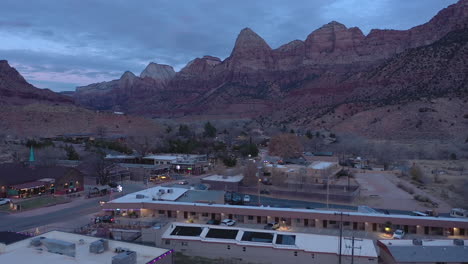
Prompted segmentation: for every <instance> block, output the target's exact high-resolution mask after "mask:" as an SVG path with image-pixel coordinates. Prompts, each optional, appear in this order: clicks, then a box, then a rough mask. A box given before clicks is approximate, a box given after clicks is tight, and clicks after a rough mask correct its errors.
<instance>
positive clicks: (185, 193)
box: [103, 186, 468, 237]
mask: <svg viewBox="0 0 468 264" xmlns="http://www.w3.org/2000/svg"><path fill="white" fill-rule="evenodd" d="M223 195H224V192H223V191H212V190H204V191H201V190H188V189H184V188H169V187H161V186H157V187H153V188H149V189H146V190H143V191H139V192H136V193H131V194H127V195H125V196H123V197H120V198H117V199H115V200H112V201H110V202H107V203H105V204H104V205H103V210H105V211H107V213H108V214H113V215H116V216H119V215H126V214H128V213H132V214H133V212H135V213H136V214H137V215H138V216H139V217H147V218H156V219H162V220H165V221H170V222H195V223H206V222H207V221H208V220H210V219H217V220H223V219H226V218H230V219H234V220H236V221H237V222H238V223H247V224H267V223H270V222H278V223H280V225H281V226H285V227H314V228H334V229H338V228H339V224H340V215H339V214H337V213H339V212H336V211H326V210H315V209H300V208H278V207H269V206H253V205H229V204H224V199H223ZM343 229H344V230H362V231H366V232H385V231H389V230H395V229H402V230H403V231H404V232H405V233H407V234H418V235H439V236H448V237H449V236H468V218H449V217H421V216H410V215H396V214H395V215H385V214H377V213H360V212H346V215H344V216H343Z"/></svg>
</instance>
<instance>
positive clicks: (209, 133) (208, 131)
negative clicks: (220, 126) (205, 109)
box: [203, 121, 216, 138]
mask: <svg viewBox="0 0 468 264" xmlns="http://www.w3.org/2000/svg"><path fill="white" fill-rule="evenodd" d="M203 136H204V137H211V138H213V137H215V136H216V127H214V126H213V125H212V124H211V123H210V122H209V121H208V122H206V124H205V131H204V132H203Z"/></svg>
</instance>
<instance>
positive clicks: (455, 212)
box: [450, 208, 468, 218]
mask: <svg viewBox="0 0 468 264" xmlns="http://www.w3.org/2000/svg"><path fill="white" fill-rule="evenodd" d="M450 216H451V217H462V218H463V217H468V210H465V209H461V208H453V209H452V210H451V211H450Z"/></svg>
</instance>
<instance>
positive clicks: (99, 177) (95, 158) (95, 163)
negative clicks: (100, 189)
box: [81, 153, 113, 185]
mask: <svg viewBox="0 0 468 264" xmlns="http://www.w3.org/2000/svg"><path fill="white" fill-rule="evenodd" d="M112 165H113V163H112V162H110V161H109V160H106V159H105V156H104V153H93V154H90V155H88V156H86V157H85V158H84V159H83V162H82V164H81V167H84V168H85V169H86V170H87V172H88V174H90V176H94V177H95V178H96V183H98V184H103V185H104V184H108V183H109V182H110V176H111V172H110V168H111V166H112Z"/></svg>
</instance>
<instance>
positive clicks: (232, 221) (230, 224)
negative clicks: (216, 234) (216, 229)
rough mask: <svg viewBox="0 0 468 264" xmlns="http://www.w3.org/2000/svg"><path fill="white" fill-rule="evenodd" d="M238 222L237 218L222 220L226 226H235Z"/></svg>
mask: <svg viewBox="0 0 468 264" xmlns="http://www.w3.org/2000/svg"><path fill="white" fill-rule="evenodd" d="M235 224H236V220H232V219H224V220H223V221H221V225H225V226H233V225H235Z"/></svg>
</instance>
